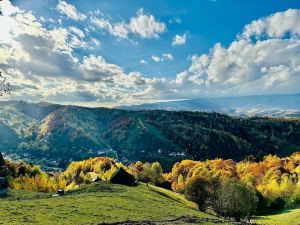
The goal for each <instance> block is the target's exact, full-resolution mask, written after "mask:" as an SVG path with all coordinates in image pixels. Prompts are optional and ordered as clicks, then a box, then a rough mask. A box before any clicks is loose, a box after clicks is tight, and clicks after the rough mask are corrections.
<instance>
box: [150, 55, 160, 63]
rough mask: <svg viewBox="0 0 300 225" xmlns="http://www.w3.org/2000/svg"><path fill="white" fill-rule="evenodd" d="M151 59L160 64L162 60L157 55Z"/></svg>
mask: <svg viewBox="0 0 300 225" xmlns="http://www.w3.org/2000/svg"><path fill="white" fill-rule="evenodd" d="M151 58H152V60H153V61H154V62H160V58H159V57H158V56H156V55H153V56H151Z"/></svg>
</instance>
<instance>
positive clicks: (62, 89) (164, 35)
mask: <svg viewBox="0 0 300 225" xmlns="http://www.w3.org/2000/svg"><path fill="white" fill-rule="evenodd" d="M0 10H1V12H2V15H1V16H0V50H1V55H0V66H1V68H2V70H3V74H4V75H5V78H6V79H7V80H8V81H9V82H10V83H11V84H12V88H13V92H12V94H11V95H9V96H7V95H6V96H4V97H2V99H4V100H9V99H15V100H26V101H47V102H53V103H60V104H75V105H84V106H107V107H113V106H118V105H131V104H140V103H148V102H158V101H170V100H177V99H193V98H202V97H220V96H222V97H223V96H245V95H265V94H292V93H299V92H300V88H299V83H300V2H299V1H298V0H263V1H262V0H243V1H241V0H189V1H179V0H152V1H146V0H139V1H137V0H136V1H134V0H128V1H124V0H101V1H93V0H85V1H79V0H72V1H71V0H66V1H63V0H43V1H42V0H15V1H8V0H2V1H0Z"/></svg>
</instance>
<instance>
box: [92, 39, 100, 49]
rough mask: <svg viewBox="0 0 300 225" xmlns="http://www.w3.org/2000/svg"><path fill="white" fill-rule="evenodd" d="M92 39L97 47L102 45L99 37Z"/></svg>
mask: <svg viewBox="0 0 300 225" xmlns="http://www.w3.org/2000/svg"><path fill="white" fill-rule="evenodd" d="M91 41H92V43H94V45H95V46H96V47H100V46H101V42H100V41H99V40H98V39H96V38H91Z"/></svg>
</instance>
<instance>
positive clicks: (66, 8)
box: [56, 0, 86, 21]
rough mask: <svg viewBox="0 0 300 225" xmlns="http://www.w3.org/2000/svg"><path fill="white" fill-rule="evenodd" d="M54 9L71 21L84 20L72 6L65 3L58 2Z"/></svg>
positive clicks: (60, 0)
mask: <svg viewBox="0 0 300 225" xmlns="http://www.w3.org/2000/svg"><path fill="white" fill-rule="evenodd" d="M56 9H57V11H58V12H60V13H61V14H63V15H66V16H67V17H69V18H71V19H73V20H76V21H78V20H85V19H86V16H85V15H84V14H82V13H80V12H78V11H77V9H76V8H75V6H74V5H71V4H68V3H67V2H65V1H62V0H59V2H58V4H57V6H56Z"/></svg>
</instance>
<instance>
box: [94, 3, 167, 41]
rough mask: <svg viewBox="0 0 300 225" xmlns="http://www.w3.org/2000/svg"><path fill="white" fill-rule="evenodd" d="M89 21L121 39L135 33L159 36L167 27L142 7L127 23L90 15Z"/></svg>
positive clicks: (150, 36) (148, 37) (147, 36)
mask: <svg viewBox="0 0 300 225" xmlns="http://www.w3.org/2000/svg"><path fill="white" fill-rule="evenodd" d="M91 22H92V23H93V24H94V25H95V26H96V27H98V28H101V29H103V30H106V31H107V32H109V33H110V34H111V35H113V36H115V37H118V38H122V39H128V36H129V35H137V36H139V37H141V38H145V39H151V38H159V35H160V34H161V33H163V32H165V31H166V29H167V28H166V25H165V24H164V23H162V22H160V21H158V20H156V18H155V17H154V16H153V15H151V14H145V13H144V10H143V9H139V10H138V12H137V14H136V16H135V17H131V18H130V20H129V22H128V23H126V22H125V21H122V22H118V23H112V22H110V21H109V20H108V19H105V18H102V17H101V18H97V17H92V18H91Z"/></svg>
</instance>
